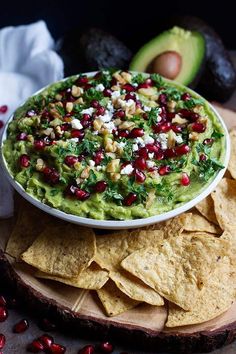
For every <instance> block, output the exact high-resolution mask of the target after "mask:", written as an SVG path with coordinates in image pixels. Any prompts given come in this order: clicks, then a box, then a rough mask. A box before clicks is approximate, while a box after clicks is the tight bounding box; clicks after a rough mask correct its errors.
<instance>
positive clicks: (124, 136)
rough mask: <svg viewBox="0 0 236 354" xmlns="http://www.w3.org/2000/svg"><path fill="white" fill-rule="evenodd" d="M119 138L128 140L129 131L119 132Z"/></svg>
mask: <svg viewBox="0 0 236 354" xmlns="http://www.w3.org/2000/svg"><path fill="white" fill-rule="evenodd" d="M117 133H118V136H119V137H120V138H128V137H129V131H128V130H119V129H118V131H117Z"/></svg>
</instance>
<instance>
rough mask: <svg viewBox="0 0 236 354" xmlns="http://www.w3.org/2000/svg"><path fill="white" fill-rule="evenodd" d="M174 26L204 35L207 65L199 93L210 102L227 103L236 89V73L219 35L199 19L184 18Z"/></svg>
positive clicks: (199, 85)
mask: <svg viewBox="0 0 236 354" xmlns="http://www.w3.org/2000/svg"><path fill="white" fill-rule="evenodd" d="M172 21H173V22H172V24H173V23H174V24H175V25H178V26H181V27H183V28H186V29H189V30H191V31H198V32H200V33H202V35H203V36H204V37H205V40H206V64H205V68H204V70H203V73H202V75H201V78H200V81H199V83H198V86H197V91H198V92H200V93H201V94H202V95H203V96H205V97H206V98H208V99H209V100H217V101H219V102H222V103H223V102H226V101H227V100H228V99H229V98H230V96H231V95H232V93H233V92H234V90H235V88H236V71H235V68H234V66H233V63H232V61H231V59H230V56H229V54H228V51H227V50H226V48H225V47H224V44H223V42H222V40H221V38H220V37H219V36H218V34H217V33H216V32H215V31H214V30H213V29H212V28H211V27H210V26H209V25H208V24H206V23H205V22H204V21H202V20H201V19H199V18H197V17H192V16H182V17H175V18H173V19H172Z"/></svg>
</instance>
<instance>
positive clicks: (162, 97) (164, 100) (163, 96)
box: [158, 93, 167, 105]
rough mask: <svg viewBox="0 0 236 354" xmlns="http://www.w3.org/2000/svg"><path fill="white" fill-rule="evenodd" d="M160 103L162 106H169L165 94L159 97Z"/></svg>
mask: <svg viewBox="0 0 236 354" xmlns="http://www.w3.org/2000/svg"><path fill="white" fill-rule="evenodd" d="M158 103H159V104H161V105H165V104H167V96H166V94H164V93H161V94H160V95H159V97H158Z"/></svg>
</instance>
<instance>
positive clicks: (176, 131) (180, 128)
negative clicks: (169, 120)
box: [171, 124, 183, 133]
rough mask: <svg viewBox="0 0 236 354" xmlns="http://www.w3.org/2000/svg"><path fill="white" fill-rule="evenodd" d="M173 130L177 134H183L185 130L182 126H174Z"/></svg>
mask: <svg viewBox="0 0 236 354" xmlns="http://www.w3.org/2000/svg"><path fill="white" fill-rule="evenodd" d="M171 129H172V130H173V132H175V133H181V132H182V130H183V128H182V127H181V126H180V125H174V124H173V125H172V126H171Z"/></svg>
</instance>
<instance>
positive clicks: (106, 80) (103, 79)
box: [95, 70, 114, 87]
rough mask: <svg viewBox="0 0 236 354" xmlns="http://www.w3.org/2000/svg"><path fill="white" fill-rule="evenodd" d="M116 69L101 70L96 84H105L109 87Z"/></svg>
mask: <svg viewBox="0 0 236 354" xmlns="http://www.w3.org/2000/svg"><path fill="white" fill-rule="evenodd" d="M113 73H114V70H104V71H101V72H100V75H99V77H98V78H97V79H96V81H95V82H96V84H103V85H104V86H105V87H109V86H110V85H111V81H112V74H113Z"/></svg>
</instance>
